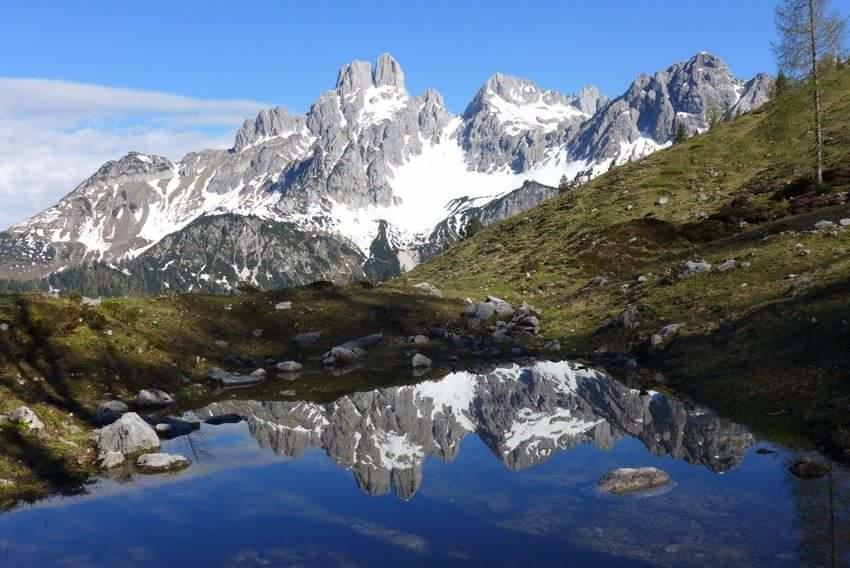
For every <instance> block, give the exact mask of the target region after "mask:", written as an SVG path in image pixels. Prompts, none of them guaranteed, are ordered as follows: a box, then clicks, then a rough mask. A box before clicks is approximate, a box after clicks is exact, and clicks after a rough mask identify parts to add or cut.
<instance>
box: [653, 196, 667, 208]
mask: <svg viewBox="0 0 850 568" xmlns="http://www.w3.org/2000/svg"><path fill="white" fill-rule="evenodd" d="M669 202H670V198H669V197H667V196H662V197H659V198H658V199H656V200H655V204H656V205H658V206H659V207H664V206H665V205H667V204H668V203H669Z"/></svg>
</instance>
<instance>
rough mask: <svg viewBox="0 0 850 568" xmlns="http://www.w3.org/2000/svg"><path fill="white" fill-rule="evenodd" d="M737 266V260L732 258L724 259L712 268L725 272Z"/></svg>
mask: <svg viewBox="0 0 850 568" xmlns="http://www.w3.org/2000/svg"><path fill="white" fill-rule="evenodd" d="M737 267H738V261H736V260H734V259H729V260H724V261H723V262H721V263H720V264H718V265H717V267H716V268H715V269H714V270H716V271H717V272H726V271H727V270H734V269H735V268H737Z"/></svg>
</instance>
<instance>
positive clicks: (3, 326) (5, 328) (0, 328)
mask: <svg viewBox="0 0 850 568" xmlns="http://www.w3.org/2000/svg"><path fill="white" fill-rule="evenodd" d="M0 331H3V332H6V331H9V324H8V323H5V322H4V323H0Z"/></svg>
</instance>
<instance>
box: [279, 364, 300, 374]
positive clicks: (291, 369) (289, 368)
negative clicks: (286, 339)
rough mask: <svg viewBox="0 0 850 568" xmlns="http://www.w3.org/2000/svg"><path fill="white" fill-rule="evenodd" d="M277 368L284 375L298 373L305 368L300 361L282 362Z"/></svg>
mask: <svg viewBox="0 0 850 568" xmlns="http://www.w3.org/2000/svg"><path fill="white" fill-rule="evenodd" d="M276 367H277V369H278V371H283V372H284V373H297V372H298V371H300V370H301V369H303V368H304V365H302V364H301V363H299V362H298V361H281V362H280V363H278V364H277V365H276Z"/></svg>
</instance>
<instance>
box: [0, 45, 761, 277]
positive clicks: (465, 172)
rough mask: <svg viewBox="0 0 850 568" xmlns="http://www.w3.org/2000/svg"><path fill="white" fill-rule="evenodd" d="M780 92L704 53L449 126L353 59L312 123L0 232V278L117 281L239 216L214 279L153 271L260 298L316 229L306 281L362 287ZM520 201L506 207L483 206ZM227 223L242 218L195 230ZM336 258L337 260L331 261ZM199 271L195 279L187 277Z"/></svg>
mask: <svg viewBox="0 0 850 568" xmlns="http://www.w3.org/2000/svg"><path fill="white" fill-rule="evenodd" d="M770 86H771V80H770V78H769V77H767V76H763V75H759V76H757V77H756V78H754V79H752V80H750V81H747V82H744V81H741V80H739V79H736V78H734V77H733V76H732V75H731V73H730V72H729V69H728V67H727V66H726V65H725V63H723V62H722V61H721V60H719V59H718V58H716V57H713V56H710V55H707V54H700V55H697V56H695V57H694V58H692V59H691V60H689V61H687V62H684V63H680V64H677V65H674V66H672V67H670V68H669V69H667V70H665V71H662V72H659V73H656V74H655V75H654V76H652V77H650V76H641V77H639V78H638V79H637V80H635V82H634V83H633V84H632V86H631V87H630V88H629V90H628V91H627V92H626V93H625V94H624V95H622V96H620V97H618V98H617V99H614V100H613V101H609V100H608V99H607V98H606V97H604V96H602V95H601V94H600V93H599V91H598V90H597V89H595V88H593V87H588V88H585V89H583V90H582V91H581V92H579V93H578V94H576V95H565V94H562V93H558V92H555V91H548V90H542V89H540V88H539V87H537V86H536V85H535V84H534V83H532V82H531V81H528V80H525V79H518V78H515V77H510V76H506V75H503V74H496V75H493V76H492V77H491V78H490V79H488V81H487V82H486V83H485V85H484V86H483V87H482V88H481V90H480V91H479V92H478V93H477V94H476V96H475V97H474V99H473V100H472V102H471V103H470V104H469V105H468V106H467V108H466V110H465V111H464V112H463V113H462V114H461V115H459V116H455V115H453V114H452V113H451V112H450V111H449V110H448V109H447V108H446V106H445V104H444V102H443V98H442V96H441V95H440V94H439V93H438V92H436V91H434V90H428V91H426V92H425V93H423V94H422V95H419V96H413V95H411V94H409V93H408V92H407V90H406V88H405V81H404V73H403V71H402V69H401V67H400V65H399V64H398V62H397V61H395V60H394V59H393V58H392V57H391V56H390V55H387V54H385V55H382V56H381V57H380V58H379V59H378V61H377V62H376V64H375V65H374V66H373V65H370V64H369V63H367V62H363V61H354V62H352V63H349V64H347V65H345V66H343V67H342V69H340V71H339V74H338V77H337V82H336V86H335V88H334V89H332V90H329V91H327V92H325V93H324V94H322V95H321V96H320V97H319V98H318V99H317V100H316V102H315V103H314V104H313V105H312V107H311V108H310V110H309V111H308V112H307V113H306V114H305V115H303V116H294V115H291V114H289V113H288V112H287V111H285V110H284V109H282V108H273V109H269V110H265V111H262V112H261V113H260V114H259V115H258V116H257V117H256V118H255V119H253V120H247V121H246V122H245V124H244V125H243V126H242V128H241V129H239V131H238V133H237V134H236V138H235V141H234V145H233V147H232V148H230V149H229V150H205V151H202V152H198V153H190V154H188V155H186V156H185V157H183V159H181V160H180V161H179V162H172V161H170V160H168V159H166V158H163V157H160V156H149V155H144V154H139V153H130V154H128V155H126V156H124V157H122V158H120V159H118V160H115V161H111V162H108V163H106V164H104V165H103V166H102V167H101V168H100V169H99V170H98V171H97V172H95V174H94V175H93V176H92V177H90V178H89V179H87V180H85V181H83V182H82V183H81V184H79V185H78V186H77V187H76V188H75V189H74V190H73V191H72V192H71V193H69V194H68V195H67V196H65V197H64V198H63V199H62V200H61V201H60V202H59V203H57V204H56V205H55V206H53V207H51V208H50V209H47V210H46V211H44V212H42V213H39V214H37V215H35V216H34V217H32V218H30V219H28V220H26V221H24V222H23V223H21V224H19V225H16V226H14V227H11V228H10V229H8V230H7V231H6V232H4V233H2V234H0V277H3V278H12V279H19V280H26V279H35V278H40V277H43V276H45V275H47V274H50V273H53V272H56V271H61V270H64V269H67V268H69V267H75V266H85V265H86V264H87V263H91V262H99V263H104V264H107V265H114V266H116V267H120V268H121V269H122V270H124V271H125V272H126V271H130V272H132V271H134V270H141V269H142V268H141V267H145V269H147V268H149V267H150V266H151V263H152V262H154V260H155V263H158V264H159V265H160V266H162V265H165V264H167V263H168V262H169V261H176V260H177V259H176V258H170V257H169V256H168V255H169V254H172V255H177V254H182V255H185V254H187V252H186V251H187V250H192V251H195V252H194V253H199V251H198V250H197V247H198V246H199V244H202V242H203V241H202V240H201V241H199V240H198V239H197V238H196V237H194V236H192V235H189V234H187V236H186V238H185V239H182V240H181V237H180V235H183V234H184V232H185V231H195V232H197V231H198V227H199V226H212V227H218V228H219V229H221V227H222V226H226V225H228V223H233V222H236V223H237V224H242V225H243V226H242V227H241V228H240V230H239V231H232V232H229V233H226V239H227V240H228V241H227V242H228V246H225V247H222V248H219V249H217V250H208V251H205V252H206V253H208V254H205V255H203V256H204V258H207V257H209V256H210V255H213V256H216V255H217V256H216V257H217V258H218V261H217V262H216V263H214V264H215V266H216V267H221V269H220V270H219V269H218V268H216V269H210V268H209V267H208V266H207V265H206V264H207V263H203V264H204V266H200V265H198V263H195V262H194V261H193V262H189V263H185V262H184V267H186V268H185V270H183V271H181V272H180V274H179V277H178V275H176V273H173V272H171V271H168V270H165V269H161V270H160V271H161V273H162V278H163V279H164V280H165V282H164V284H163V286H166V287H168V286H172V287H176V288H180V289H183V288H185V287H186V286H187V284H186V283H187V282H195V283H196V284H197V283H198V282H207V288H206V289H208V290H220V289H227V288H229V287H231V286H234V285H236V284H238V283H239V281H240V280H243V279H247V280H249V281H251V282H253V283H255V284H258V285H264V286H274V285H286V284H287V283H292V282H300V281H301V280H302V278H300V277H296V275H294V274H292V273H290V272H289V271H291V270H295V269H296V268H295V266H296V264H297V263H296V264H286V263H284V264H283V265H281V270H274V267H273V266H271V265H270V264H269V263H270V262H271V259H272V258H275V257H276V255H278V254H284V251H285V250H286V247H291V246H292V242H293V241H292V238H294V235H304V238H305V239H310V238H311V237H310V236H311V235H321V239H322V243H323V246H319V247H315V253H311V252H310V251H311V250H314V249H311V248H310V247H300V248H299V249H298V255H301V254H307V255H308V256H309V255H310V254H315V257H314V258H312V260H310V259H308V257H301V256H299V259H300V260H299V262H300V264H298V266H299V268H298V269H299V270H301V271H302V273H306V274H321V275H322V276H323V277H325V278H329V277H333V276H334V274H332V273H333V266H331V268H330V273H329V271H328V269H327V265H328V262H329V261H331V260H333V261H334V262H336V261H339V260H340V259H341V258H343V257H344V258H345V260H344V261H343V262H341V263H340V267H339V271H338V273H337V274H336V276H337V277H338V278H340V279H344V278H351V277H359V276H360V275H361V274H362V271H361V269H363V268H368V267H369V266H370V261H371V266H375V265H376V264H378V260H377V259H375V258H370V256H372V255H373V252H374V251H376V250H377V251H379V252H380V254H381V255H383V256H387V255H389V256H392V257H393V259H390V260H391V262H389V263H387V262H383V260H382V261H381V262H380V264H382V265H383V266H391V267H392V270H384V269H382V270H374V271H372V270H367V273H370V274H373V275H377V274H380V276H381V277H386V276H389V275H392V274H393V273H397V272H398V271H400V270H405V269H408V268H410V267H411V266H414V265H415V264H416V263H417V262H419V261H420V260H421V258H423V256H427V255H429V254H434V253H435V252H437V251H439V250H440V249H441V248H442V247H444V246H445V245H446V244H448V242H450V241H443V240H441V238H440V231H439V230H436V229H438V228H439V227H441V226H443V227H444V226H446V224H447V223H448V224H450V225H451V224H454V225H455V226H454V230H455V231H458V230H460V229H462V227H459V226H456V225H457V224H458V223H466V222H468V221H469V219H471V218H472V217H473V216H474V214H477V212H481V211H495V213H493V215H491V217H492V218H488V222H492V221H494V220H499V219H500V218H503V217H504V216H506V215H509V214H514V213H516V212H519V211H520V210H522V208H528V207H532V206H534V205H536V204H537V203H539V201H540V200H542V199H545V198H547V197H549V196H551V191H539V190H533V191H532V190H529V191H527V192H525V193H523V192H522V191H521V187H533V186H523V184H524V183H525V182H527V181H534V182H537V183H540V184H545V185H548V186H557V185H558V183H559V181H560V180H561V179H562V177H563V176H566V177H568V178H574V177H575V176H576V175H578V174H579V173H580V172H584V173H586V174H589V175H591V176H592V175H596V174H598V173H600V172H602V171H605V170H607V169H608V168H609V167H610V165H611V162H612V160H613V161H615V162H617V163H621V162H623V161H626V160H627V159H633V158H637V157H641V156H643V155H645V154H648V153H650V152H653V151H655V150H657V149H658V148H661V147H664V146H665V145H667V144H669V143H670V141H671V139H672V137H673V133H674V132H675V125H676V121H684V122H685V124H686V126H687V127H688V128H689V129H690V130H692V131H696V130H699V129H703V128H705V127H706V125H707V116H708V115H709V114H710V113H711V112H714V109H718V110H719V111H721V112H728V113H729V114H737V113H740V112H746V111H747V110H750V109H752V108H755V107H757V106H758V105H760V104H762V103H763V102H764V101H765V100H767V97H768V92H769V89H770ZM517 188H520V190H518V189H517ZM515 190H516V191H518V192H519V193H516V191H515ZM511 192H514V193H513V194H512V195H513V196H514V197H513V198H512V199H511V200H510V202H509V203H510V206H509V207H502V208H501V209H499V208H495V209H494V208H491V209H484V207H485V206H486V205H487V204H489V203H495V202H497V200H500V199H503V198H504V197H505V196H506V195H508V194H510V193H511ZM503 203H508V202H504V201H503ZM225 214H227V215H230V216H237V218H236V220H235V221H234V218H233V217H231V218H230V219H231V220H230V221H228V223H223V224H219V225H215V224H212V225H198V224H197V222H198V221H199V220H201V219H204V218H211V217H216V216H220V215H225ZM238 217H244V218H245V219H246V220H245V221H244V222H242V221H239V220H238ZM247 219H255V220H260V221H261V222H262V223H265V225H264V226H265V227H266V228H268V230H267V231H265V232H264V237H263V238H262V239H255V238H249V237H247V235H255V234H256V230H255V229H256V227H255V224H256V222H255V221H247ZM277 225H281V226H282V227H283V228H282V229H281V230H276V229H275V228H274V227H276V226H277ZM260 226H263V225H260ZM190 227H191V229H190ZM234 235H245V237H244V240H240V238H241V237H236V236H234ZM166 237H169V240H168V242H167V243H163V241H164V239H165V238H166ZM276 238H277V239H281V240H279V241H276V242H275V243H273V244H270V242H269V241H268V239H276ZM261 241H262V242H264V243H265V245H264V246H267V247H271V249H273V250H275V251H277V252H275V254H273V255H272V256H270V257H269V256H266V257H263V255H262V254H261V253H262V251H256V250H252V248H251V247H254V246H258V243H259V242H261ZM161 243H162V244H161ZM181 243H183V244H184V245H185V246H186V247H188V249H186V248H181V246H180V244H181ZM187 243H189V244H187ZM190 245H191V246H190ZM210 246H213V245H212V244H211V245H210ZM168 251H171V252H170V253H169V252H168ZM226 251H231V252H229V253H228V252H226ZM236 251H239V252H238V254H237V252H236ZM328 251H335V252H334V253H333V255H331V256H323V255H327V254H328ZM194 253H193V254H194ZM228 255H229V256H228ZM334 255H335V256H334ZM340 255H342V256H340ZM261 257H262V258H261ZM181 258H183V259H184V260H185V256H183V257H181ZM304 263H306V264H304ZM352 263H355V264H356V263H359V267H358V268H357V269H352ZM172 264H173V263H172ZM196 265H197V266H198V270H199V272H197V273H192V272H191V270H193V268H189V267H193V266H196ZM307 265H309V268H308V269H307V270H306V272H305V266H307ZM169 266H171V264H169ZM225 267H226V268H225ZM210 270H212V272H210ZM258 274H272V277H268V278H260V277H258V276H257V275H258ZM202 277H203V278H204V280H201V279H202ZM146 279H147V278H146ZM210 282H212V283H215V285H212V284H209V283H210Z"/></svg>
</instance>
